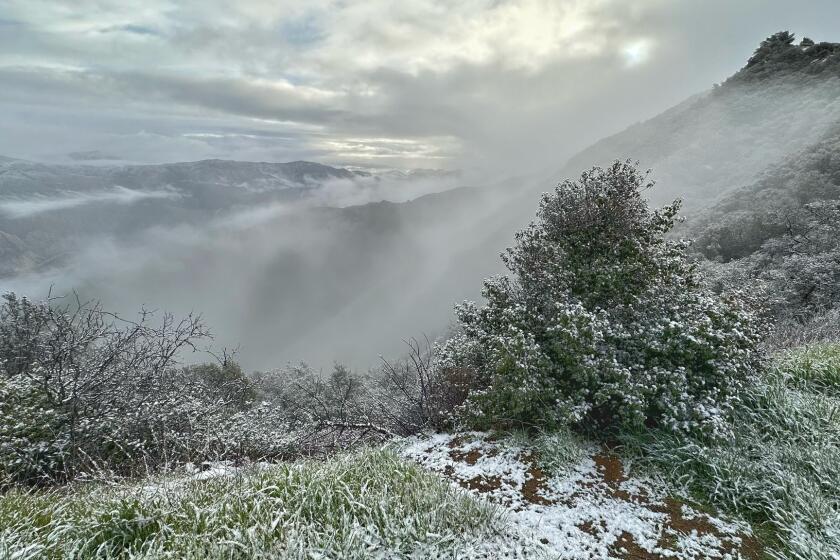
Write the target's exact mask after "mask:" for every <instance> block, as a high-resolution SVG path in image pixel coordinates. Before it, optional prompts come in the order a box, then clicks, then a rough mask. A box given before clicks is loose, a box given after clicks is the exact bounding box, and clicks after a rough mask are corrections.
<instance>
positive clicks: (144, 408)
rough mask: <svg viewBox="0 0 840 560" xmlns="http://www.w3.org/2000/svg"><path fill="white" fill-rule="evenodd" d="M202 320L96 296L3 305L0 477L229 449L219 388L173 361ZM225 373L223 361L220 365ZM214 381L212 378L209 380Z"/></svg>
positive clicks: (8, 299)
mask: <svg viewBox="0 0 840 560" xmlns="http://www.w3.org/2000/svg"><path fill="white" fill-rule="evenodd" d="M207 336H208V333H207V331H206V330H205V328H204V327H203V325H202V324H201V322H200V320H199V319H198V318H197V317H187V318H185V319H184V320H176V319H174V318H173V317H172V316H171V315H164V316H163V317H162V318H161V320H160V321H159V322H157V323H154V322H153V321H152V317H151V315H150V314H148V313H141V314H140V316H139V318H138V319H137V320H133V321H127V320H121V319H119V318H117V317H116V316H114V315H112V314H110V313H107V312H105V311H103V310H102V309H101V308H100V307H99V305H98V304H96V303H91V304H85V303H82V302H80V301H78V300H77V301H75V302H74V303H72V304H70V305H66V304H65V305H62V302H61V301H58V300H51V301H49V302H43V303H36V302H31V301H29V300H28V299H26V298H18V297H17V296H15V295H14V294H6V295H5V296H4V297H3V301H2V304H0V397H2V398H0V479H2V480H0V482H2V483H9V482H25V483H45V482H52V481H56V480H68V479H72V478H75V477H77V476H80V475H90V474H93V473H103V472H104V473H133V472H137V471H139V470H143V471H145V470H147V469H149V468H156V467H157V466H160V465H163V464H170V463H172V462H177V461H180V460H185V459H193V458H194V457H195V456H196V455H199V456H201V455H202V454H206V453H208V452H213V453H216V452H217V451H218V449H219V448H220V447H221V448H226V447H227V444H226V442H225V440H224V438H222V437H220V435H219V428H220V426H222V425H223V423H222V422H221V419H223V418H225V417H226V416H229V415H230V413H229V412H228V403H227V402H226V401H225V400H224V399H223V398H222V396H221V395H222V394H221V393H220V392H219V388H220V387H221V388H225V389H226V388H227V387H228V386H227V385H219V384H218V383H216V387H210V386H209V385H208V383H207V382H202V381H201V380H200V379H198V378H197V377H196V375H195V374H194V371H193V370H191V369H179V368H177V367H176V365H177V363H176V359H177V357H178V355H179V354H180V353H181V352H182V351H183V350H184V349H190V348H194V344H195V343H196V342H197V341H199V340H201V339H203V338H206V337H207ZM220 371H221V369H220ZM211 381H212V380H211Z"/></svg>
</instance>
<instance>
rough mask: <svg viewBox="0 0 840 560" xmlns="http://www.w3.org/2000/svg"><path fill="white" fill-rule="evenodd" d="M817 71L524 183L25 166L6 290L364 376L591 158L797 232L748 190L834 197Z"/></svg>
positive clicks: (829, 131) (256, 357) (0, 226)
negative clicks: (181, 318) (55, 297)
mask: <svg viewBox="0 0 840 560" xmlns="http://www.w3.org/2000/svg"><path fill="white" fill-rule="evenodd" d="M826 56H829V55H826ZM806 62H807V63H808V64H809V65H810V66H807V67H806V69H807V70H808V72H801V71H796V70H779V71H778V72H775V73H770V74H769V75H767V76H756V77H752V76H751V74H750V72H749V71H748V70H749V69H745V70H743V71H741V72H740V73H739V74H736V75H735V76H733V77H732V78H730V79H729V80H727V81H726V82H725V83H724V84H723V85H721V86H715V88H714V89H712V90H709V91H708V92H705V93H701V94H698V95H696V96H694V97H692V98H690V99H688V100H686V101H685V102H683V103H681V104H679V105H677V106H676V107H673V108H671V109H669V110H667V111H665V112H664V113H662V114H661V115H659V116H656V117H654V118H652V119H650V120H648V121H645V122H643V123H639V124H637V125H634V126H632V127H630V128H629V129H627V130H625V131H623V132H619V133H618V134H616V135H614V136H611V137H609V138H606V139H604V140H602V141H600V142H598V143H596V144H595V145H593V146H592V147H590V148H588V149H585V150H583V151H582V152H580V153H579V154H577V155H576V156H574V157H572V158H571V159H570V161H569V162H568V163H566V164H564V165H562V166H559V167H558V169H557V170H556V171H554V172H550V173H548V172H536V173H535V172H523V173H521V174H520V176H517V177H511V178H508V179H498V178H493V179H488V178H487V176H488V175H489V174H485V176H483V177H482V176H476V177H468V176H464V175H463V174H459V173H456V172H441V171H425V170H420V171H413V172H408V173H404V172H387V171H386V172H384V173H382V174H381V175H377V174H373V173H369V172H363V171H354V170H347V169H340V168H333V167H329V166H323V165H319V164H313V163H307V162H295V163H289V164H260V163H253V164H252V163H240V162H233V161H200V162H196V163H189V164H187V163H185V164H168V165H148V166H133V167H132V166H127V167H108V166H104V167H91V166H72V167H71V166H54V165H45V164H35V163H29V162H25V161H14V160H11V159H9V160H7V161H5V162H4V163H2V164H0V165H2V167H0V170H2V174H0V187H1V188H0V191H1V192H2V197H0V240H2V246H0V252H2V255H3V257H4V258H3V263H2V265H0V266H2V269H1V270H0V272H1V273H2V279H0V286H2V288H4V289H5V290H11V291H16V292H19V293H22V294H26V295H28V296H30V297H33V298H36V299H38V298H43V297H45V296H46V294H47V293H48V291H49V290H50V288H52V290H53V292H54V293H68V292H69V291H72V290H75V291H77V292H78V293H79V294H80V295H81V296H82V298H83V299H87V298H96V299H100V300H101V301H102V302H103V303H104V304H105V305H106V307H108V308H109V309H112V310H115V311H120V312H121V313H132V312H134V311H136V310H137V309H140V307H141V306H147V307H150V308H156V309H157V308H160V309H166V310H169V311H172V312H175V313H178V314H183V313H187V312H190V311H198V312H201V313H202V314H203V315H204V316H205V318H206V320H207V322H208V323H209V324H211V325H212V326H213V331H214V333H215V334H216V336H217V338H218V340H219V342H220V343H221V345H223V346H228V347H236V346H239V347H240V348H241V349H242V350H243V352H242V360H243V363H244V364H245V365H247V366H248V367H249V368H250V369H270V368H273V367H279V366H281V365H283V364H285V363H287V362H298V361H307V362H309V363H313V364H317V365H319V366H328V365H330V364H331V363H333V362H334V361H340V362H345V363H348V364H351V365H353V366H355V367H361V368H366V367H369V366H373V365H376V363H377V362H378V358H377V356H379V355H380V354H384V355H386V356H390V357H394V356H396V355H398V354H399V353H400V352H401V351H402V350H403V349H404V348H403V343H402V340H403V339H407V338H411V337H420V336H422V335H423V334H426V335H429V336H431V337H433V338H434V337H437V336H441V335H444V334H446V329H447V327H448V323H449V320H450V310H451V305H452V303H454V302H457V301H461V300H463V299H475V298H476V297H478V295H479V294H478V291H479V287H480V282H481V280H482V279H483V278H485V277H486V276H489V275H491V274H495V273H499V272H501V271H502V268H501V263H500V262H499V260H498V258H497V257H498V252H499V251H500V250H501V249H502V248H504V247H506V246H507V245H509V244H510V240H511V239H512V237H513V233H514V232H515V231H516V230H517V229H519V228H521V227H522V226H524V225H526V224H527V223H528V222H529V221H530V220H531V219H532V217H533V213H534V208H535V205H536V201H537V200H538V199H539V195H540V193H542V192H544V191H548V190H550V189H551V188H552V187H553V185H554V184H556V183H557V182H558V181H560V180H562V179H564V178H571V177H575V176H577V175H578V174H579V173H580V172H581V171H583V170H584V169H587V168H589V167H590V166H592V165H605V164H608V163H609V162H611V161H614V160H616V159H619V160H624V159H632V160H638V161H639V162H640V165H641V166H642V168H645V169H652V170H653V175H652V176H653V178H654V179H655V180H656V182H657V185H656V186H655V187H654V188H653V189H652V190H651V191H650V192H649V193H647V196H648V197H649V198H650V200H651V201H652V203H653V204H656V205H660V204H663V203H666V202H670V201H671V200H673V199H676V198H680V199H682V200H683V203H684V206H683V211H684V214H685V215H686V217H687V219H688V221H687V223H686V224H685V226H686V227H687V228H688V229H687V231H691V232H697V231H700V229H701V224H703V227H705V228H706V229H709V228H714V227H723V224H724V223H727V222H729V221H733V215H735V214H736V213H738V212H745V211H747V210H749V211H751V212H752V213H753V214H756V216H755V217H753V218H752V220H760V219H764V220H766V221H768V222H770V221H772V220H775V221H776V223H775V224H773V223H768V224H767V225H766V227H768V228H771V229H772V228H774V227H775V228H776V229H777V230H780V229H783V228H784V227H785V222H784V218H783V217H782V216H775V217H772V216H771V214H772V213H773V212H776V211H777V210H778V209H777V206H778V205H780V204H782V202H781V201H780V200H773V198H775V196H774V195H771V196H765V197H764V198H765V199H766V200H767V203H766V205H767V208H760V209H758V210H757V209H755V208H754V207H752V205H753V204H754V202H755V200H756V198H755V197H754V196H752V195H751V194H747V193H752V192H757V193H759V194H758V197H759V198H760V197H762V194H760V193H761V192H762V190H766V189H767V188H768V187H766V186H763V185H764V184H766V183H769V182H771V180H772V179H771V178H772V177H773V176H774V175H783V174H790V173H803V174H804V173H812V172H821V173H823V175H824V176H825V177H824V179H823V180H824V181H825V182H826V183H827V186H826V187H823V186H821V185H816V184H813V182H814V181H815V180H816V179H813V178H809V179H807V181H809V182H808V183H806V184H804V185H802V184H801V183H802V182H804V181H806V179H798V180H796V181H797V182H798V183H800V184H797V185H784V186H783V187H781V190H783V191H790V190H792V189H798V191H802V192H797V193H796V194H793V193H791V194H787V192H786V196H787V197H788V198H791V199H792V200H791V201H790V202H788V203H787V205H788V206H793V208H791V210H793V209H798V207H801V206H805V205H806V204H808V203H810V202H814V201H818V200H832V199H834V198H836V183H832V181H834V180H835V175H834V174H835V173H836V171H835V167H833V166H832V160H831V158H832V155H833V152H832V150H831V146H832V140H833V139H836V137H837V134H838V133H839V132H838V131H840V95H839V94H838V92H840V89H838V86H837V76H836V72H833V71H832V69H831V66H830V61H828V62H820V61H819V60H817V61H816V65H815V64H814V62H813V61H810V60H808V61H806ZM822 65H825V66H828V68H827V69H826V70H821V71H820V72H811V71H810V69H811V68H814V67H818V68H820V69H821V68H822ZM803 74H804V79H803ZM835 142H836V140H835ZM813 152H824V154H823V156H820V157H821V159H820V161H819V165H820V166H822V169H820V170H819V171H812V170H811V169H809V168H807V166H808V163H807V162H805V161H804V160H805V159H806V158H807V157H808V154H809V153H813ZM106 163H107V162H106ZM785 167H787V168H792V170H788V169H785ZM800 168H804V169H800ZM768 177H770V178H768ZM783 180H784V179H777V181H783ZM762 181H764V183H762ZM788 182H791V181H790V179H788ZM778 189H779V188H778V187H777V190H778ZM741 193H744V194H741ZM739 196H740V197H741V199H742V202H740V204H739V203H737V202H734V201H737V200H738V197H739ZM721 200H724V202H721ZM724 205H725V206H724ZM720 208H726V210H725V211H721V210H720ZM758 214H761V217H759V216H758ZM735 221H737V220H735ZM742 227H744V228H746V226H743V225H742ZM707 235H710V234H707ZM744 235H750V233H747V232H730V236H735V237H737V236H744ZM763 241H764V240H763V239H761V240H759V241H754V242H752V243H753V245H752V247H751V249H750V250H749V251H748V253H750V254H751V253H752V252H754V251H755V250H757V249H759V248H760V245H761V243H762V242H763ZM706 242H708V241H706V240H704V243H706ZM730 242H731V243H736V242H735V241H734V240H733V241H730ZM706 256H711V257H718V256H719V255H712V254H709V253H708V252H707V254H706ZM737 256H738V257H746V256H748V255H747V254H744V253H743V251H742V252H740V253H738V254H737ZM725 257H726V260H729V258H730V256H729V255H726V256H725ZM718 260H719V259H718ZM164 287H165V288H164Z"/></svg>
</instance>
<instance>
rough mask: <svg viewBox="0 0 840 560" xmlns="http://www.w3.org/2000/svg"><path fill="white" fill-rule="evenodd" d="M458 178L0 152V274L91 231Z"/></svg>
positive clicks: (55, 256) (56, 253)
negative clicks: (78, 161)
mask: <svg viewBox="0 0 840 560" xmlns="http://www.w3.org/2000/svg"><path fill="white" fill-rule="evenodd" d="M106 163H109V162H108V161H107V160H106ZM456 179H457V174H455V173H451V172H442V171H437V170H413V171H409V172H405V173H400V172H395V171H384V172H381V173H376V174H374V173H371V172H367V171H360V170H350V169H343V168H336V167H331V166H328V165H322V164H318V163H312V162H307V161H296V162H290V163H257V162H253V163H252V162H239V161H224V160H204V161H197V162H185V163H174V164H162V165H99V166H94V165H49V164H44V163H36V162H29V161H23V160H17V159H13V158H5V157H0V257H2V258H0V277H3V276H12V275H15V274H20V273H21V272H28V271H41V270H46V269H48V268H50V267H53V266H55V265H57V264H63V263H64V262H66V261H67V260H68V257H72V256H74V255H76V254H78V253H79V252H80V251H82V250H84V248H85V246H86V245H87V244H88V243H89V242H90V240H91V239H92V238H102V237H105V236H114V237H116V238H119V239H128V238H130V237H131V236H133V235H136V234H138V233H139V232H142V231H144V230H147V229H149V228H151V227H161V226H165V227H171V226H173V225H185V224H189V225H200V224H205V223H207V222H208V221H210V220H212V219H214V218H218V217H219V216H220V215H226V214H232V213H235V212H237V211H241V210H245V209H249V208H264V207H266V205H272V204H292V203H295V204H297V203H308V204H314V205H325V206H347V205H350V204H359V203H364V202H368V201H370V200H380V199H386V200H398V201H400V200H406V199H408V198H411V197H413V196H416V195H417V193H421V194H422V193H425V192H428V191H429V190H430V189H431V190H438V189H439V188H443V187H440V185H447V186H448V185H451V184H453V182H454V181H455V180H456Z"/></svg>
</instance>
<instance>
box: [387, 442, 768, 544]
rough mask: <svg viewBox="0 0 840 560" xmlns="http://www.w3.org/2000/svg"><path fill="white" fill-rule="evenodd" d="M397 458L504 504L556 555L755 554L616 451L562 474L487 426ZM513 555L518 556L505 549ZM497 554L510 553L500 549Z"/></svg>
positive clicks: (744, 539)
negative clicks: (629, 469)
mask: <svg viewBox="0 0 840 560" xmlns="http://www.w3.org/2000/svg"><path fill="white" fill-rule="evenodd" d="M401 453H402V455H403V456H405V457H407V458H409V459H411V460H413V461H416V462H417V463H419V464H420V465H422V466H424V467H425V468H427V469H429V470H431V471H434V472H437V473H440V474H441V475H442V476H444V477H446V478H447V479H449V480H451V481H452V482H453V483H454V484H458V485H459V486H461V487H463V488H466V489H468V490H469V491H470V492H473V493H475V494H479V495H482V496H484V497H486V498H487V499H489V500H490V501H492V502H495V503H497V504H499V505H500V507H503V508H505V509H506V510H507V513H508V519H509V520H510V521H511V522H512V524H513V526H514V528H515V529H517V530H518V532H520V533H521V534H522V537H523V538H525V540H530V539H536V540H537V541H539V542H540V543H542V545H544V546H545V549H544V550H546V551H548V552H549V556H550V557H554V558H562V559H575V560H583V559H590V558H591V559H594V558H598V559H601V558H633V559H657V558H676V559H689V558H690V559H695V558H697V559H699V558H722V559H736V558H758V557H760V554H761V550H760V546H759V545H758V543H757V541H756V540H755V539H754V538H753V537H752V534H751V531H750V528H749V526H748V525H746V524H744V523H739V522H737V521H734V520H731V519H724V518H722V517H716V516H711V515H707V514H705V513H701V512H699V511H697V510H695V509H693V508H692V507H690V506H688V505H686V504H684V503H682V502H680V501H678V500H675V499H673V498H671V497H670V496H669V493H668V491H667V489H666V488H665V487H664V485H662V484H657V483H656V482H654V481H652V480H647V479H642V478H636V477H633V478H631V477H628V476H627V474H626V473H625V470H624V467H623V465H622V463H621V461H620V459H619V458H618V457H617V456H615V455H613V454H610V453H609V452H607V451H603V450H599V449H597V448H592V449H591V450H590V452H589V453H588V454H585V455H584V458H582V459H581V460H580V461H578V462H576V463H574V464H572V465H570V466H569V468H568V469H565V470H564V471H563V472H562V473H557V474H554V475H549V474H547V473H545V472H544V471H543V470H542V469H541V468H540V461H539V460H538V459H539V458H538V457H537V455H536V452H535V451H533V450H529V449H527V448H524V447H518V446H515V445H512V444H510V443H508V442H499V441H494V440H493V439H492V438H491V437H489V436H487V435H486V434H480V433H470V434H460V435H451V434H436V435H432V436H424V437H418V438H412V439H409V440H408V441H407V443H406V445H405V446H404V447H403V448H402V449H401ZM511 556H513V557H518V556H519V555H518V554H516V555H511ZM496 557H497V558H503V557H510V556H508V554H507V553H506V552H503V551H502V550H499V551H498V556H496Z"/></svg>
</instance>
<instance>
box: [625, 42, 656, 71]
mask: <svg viewBox="0 0 840 560" xmlns="http://www.w3.org/2000/svg"><path fill="white" fill-rule="evenodd" d="M651 49H652V44H651V41H650V40H649V39H639V40H637V41H633V42H632V43H629V44H627V45H625V46H624V48H623V49H622V50H621V54H622V55H623V57H624V63H625V65H626V66H628V67H629V66H638V65H640V64H644V63H645V62H647V61H648V59H649V58H650V56H651Z"/></svg>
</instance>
